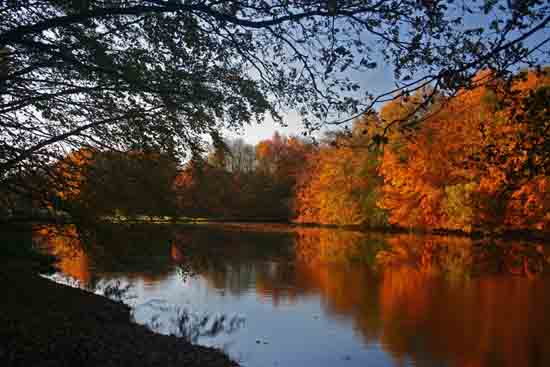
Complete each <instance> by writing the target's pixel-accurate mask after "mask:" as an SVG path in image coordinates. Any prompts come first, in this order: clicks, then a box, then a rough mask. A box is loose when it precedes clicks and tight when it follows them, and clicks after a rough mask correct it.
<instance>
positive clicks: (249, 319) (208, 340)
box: [133, 272, 391, 366]
mask: <svg viewBox="0 0 550 367" xmlns="http://www.w3.org/2000/svg"><path fill="white" fill-rule="evenodd" d="M133 285H134V289H133V290H134V293H135V295H136V296H137V299H136V300H135V302H136V304H137V305H138V306H137V308H136V312H135V315H134V317H135V319H136V321H137V322H139V323H148V322H149V321H150V320H151V318H152V316H153V315H155V314H158V308H156V307H150V304H147V302H148V301H150V300H157V301H158V302H159V303H160V304H162V305H163V306H166V307H168V308H170V306H169V305H177V306H179V307H183V308H186V309H188V310H191V311H192V313H194V314H195V315H198V316H199V317H200V316H201V315H227V317H228V318H229V319H231V318H232V317H235V316H238V317H242V318H243V319H244V322H243V325H242V326H241V327H240V328H239V329H237V330H236V331H234V332H233V333H230V334H228V333H225V332H221V333H219V334H218V335H216V336H202V337H199V338H198V342H199V343H200V344H203V345H208V346H215V347H218V348H223V349H224V350H226V351H227V352H228V353H229V354H230V355H231V356H232V357H233V358H235V359H236V360H238V361H239V362H240V363H241V364H243V365H244V366H277V365H279V366H305V365H311V366H321V365H326V366H333V365H336V364H341V363H344V362H345V365H346V366H348V365H349V366H365V365H366V364H365V363H367V362H368V365H369V366H388V365H391V359H390V358H389V357H388V356H387V355H386V354H385V353H384V352H383V351H381V350H380V349H379V346H378V345H376V344H374V345H372V346H370V347H369V348H365V346H364V344H363V343H362V342H361V339H357V337H356V335H355V334H356V333H355V332H354V330H353V324H352V321H351V320H346V318H344V317H337V318H331V317H328V316H327V315H326V314H325V312H324V310H323V302H322V301H321V299H320V298H319V296H315V295H308V296H303V297H302V296H301V297H299V298H298V299H295V300H294V301H290V300H289V299H288V298H283V299H281V300H280V302H279V303H277V304H274V303H273V302H272V299H271V297H270V295H269V294H258V293H256V292H255V287H254V285H253V284H251V285H250V287H249V288H248V289H246V290H243V292H241V293H239V294H238V295H235V294H231V293H230V292H227V291H225V290H223V289H214V288H212V287H211V286H210V285H209V283H208V281H207V280H206V279H204V278H203V277H201V276H197V277H193V278H187V279H186V280H185V281H184V280H183V279H182V278H181V276H180V275H178V273H177V272H174V273H172V274H170V275H169V276H168V277H166V278H165V279H163V280H160V281H158V282H152V283H151V282H149V281H148V282H143V281H142V280H137V281H135V282H134V283H133ZM155 303H156V305H159V303H157V302H155ZM140 305H141V306H140ZM177 308H178V307H175V308H172V309H171V310H169V311H168V312H167V313H172V314H171V315H170V316H168V315H164V318H162V317H161V318H162V320H161V321H168V323H166V324H167V325H169V320H170V319H171V318H172V319H173V318H174V314H175V309H177ZM169 328H170V326H168V329H169ZM160 331H161V332H162V331H164V332H166V331H167V329H166V328H161V329H160ZM304 351H307V352H304Z"/></svg>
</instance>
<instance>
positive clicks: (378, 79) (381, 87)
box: [225, 12, 550, 144]
mask: <svg viewBox="0 0 550 367" xmlns="http://www.w3.org/2000/svg"><path fill="white" fill-rule="evenodd" d="M462 13H463V14H461V15H462V16H464V18H465V24H464V27H465V28H472V27H478V26H483V27H485V29H488V24H489V22H490V21H491V20H492V19H494V18H493V17H491V16H484V15H480V14H475V15H468V14H466V13H464V12H462ZM493 16H494V15H493ZM515 36H517V34H516V35H515ZM548 39H550V29H549V28H548V27H546V28H544V29H542V30H541V31H539V32H537V33H536V34H535V35H533V36H532V37H530V38H529V39H528V41H527V44H530V45H534V44H538V43H539V42H541V41H543V40H548ZM373 48H374V49H376V47H373ZM545 50H546V52H547V50H548V48H545ZM375 60H376V61H377V65H378V66H377V67H376V68H375V69H373V70H370V71H368V72H363V73H359V72H352V73H351V77H352V78H353V79H355V80H358V81H360V83H361V87H362V91H366V90H368V91H369V92H371V93H372V94H374V95H377V94H379V93H384V92H387V91H388V90H391V89H393V88H394V87H395V84H394V78H393V71H392V67H391V65H388V64H386V63H385V62H384V61H383V60H382V59H381V57H380V58H375ZM543 60H547V64H550V55H549V54H545V55H544V56H543ZM375 107H376V108H379V107H380V105H377V106H375ZM283 116H284V119H285V124H286V125H287V126H281V125H279V124H277V123H276V122H274V121H273V120H272V119H271V118H267V119H266V120H265V121H264V122H263V123H262V124H252V125H246V126H245V127H244V128H243V129H242V131H241V132H240V134H236V133H233V132H226V133H225V136H226V137H227V138H230V139H235V138H242V139H244V140H245V141H246V142H247V143H249V144H257V143H258V142H260V141H262V140H264V139H269V138H270V137H272V136H273V134H274V133H275V132H276V131H278V132H279V133H281V134H283V135H287V136H288V135H297V136H301V135H302V134H303V133H304V132H305V131H306V129H305V128H304V127H303V125H302V123H301V121H300V117H299V115H298V113H297V112H289V113H286V114H283ZM330 129H332V130H334V129H338V127H337V126H332V127H331V128H330ZM326 130H329V129H328V128H326V129H324V130H321V131H319V132H317V133H314V135H313V136H314V137H317V138H319V137H321V136H322V135H323V132H324V131H326Z"/></svg>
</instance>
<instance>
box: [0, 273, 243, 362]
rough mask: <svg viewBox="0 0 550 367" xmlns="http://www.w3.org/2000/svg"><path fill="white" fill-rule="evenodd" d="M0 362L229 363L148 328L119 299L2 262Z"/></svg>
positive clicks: (204, 349) (208, 350)
mask: <svg viewBox="0 0 550 367" xmlns="http://www.w3.org/2000/svg"><path fill="white" fill-rule="evenodd" d="M1 265H2V268H1V269H0V287H1V288H0V289H2V293H3V295H2V296H1V298H2V301H1V302H0V365H1V366H13V367H15V366H34V367H42V366H71V367H72V366H77V367H87V366H164V367H171V366H189V367H192V366H204V367H233V366H238V364H237V363H236V362H234V361H232V360H231V359H230V358H229V357H228V356H227V355H226V354H225V353H223V352H222V351H221V350H218V349H214V348H208V347H203V346H199V345H193V344H190V343H189V342H186V341H185V340H183V339H181V338H177V337H174V336H166V335H160V334H156V333H153V332H152V331H150V330H148V329H147V328H146V327H145V326H141V325H138V324H135V323H133V322H132V320H131V316H130V308H129V307H128V306H126V305H125V304H123V303H118V302H115V301H112V300H110V299H108V298H105V297H102V296H99V295H96V294H93V293H90V292H87V291H84V290H81V289H77V288H71V287H69V286H65V285H62V284H58V283H55V282H53V281H50V280H47V279H44V278H42V277H40V276H38V275H35V274H33V273H30V272H29V271H27V270H21V269H23V267H24V264H21V266H22V267H21V268H19V267H18V266H17V265H18V264H15V263H10V264H1Z"/></svg>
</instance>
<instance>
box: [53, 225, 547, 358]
mask: <svg viewBox="0 0 550 367" xmlns="http://www.w3.org/2000/svg"><path fill="white" fill-rule="evenodd" d="M111 231H114V230H113V229H111ZM70 232H71V230H69V231H68V233H70ZM68 237H69V238H70V236H68ZM94 238H96V239H97V240H98V242H97V243H102V244H104V246H103V247H105V248H104V249H102V250H86V251H85V252H83V253H80V254H81V257H80V259H81V260H79V261H80V262H79V261H76V262H75V263H72V262H70V261H69V260H66V261H67V262H66V263H65V265H63V263H62V268H63V267H64V269H63V270H64V271H66V272H69V273H70V272H73V274H78V276H79V277H82V278H86V277H89V276H90V275H89V273H90V272H92V273H93V272H94V271H97V270H98V269H99V270H118V271H122V270H123V269H127V271H130V272H131V271H135V274H136V276H139V277H142V278H145V277H148V276H151V274H153V276H157V277H161V278H162V277H164V276H167V274H168V273H169V271H170V269H171V267H170V266H171V265H170V263H171V262H175V263H177V264H179V265H178V266H179V268H180V271H181V273H182V274H183V275H187V276H193V275H196V274H199V275H200V276H201V277H202V278H203V279H205V280H206V281H207V284H208V285H209V286H210V287H212V288H216V289H218V290H223V291H227V292H229V293H231V294H234V295H239V294H242V293H243V292H246V291H247V290H249V289H253V290H254V292H256V293H257V294H259V295H261V296H264V297H265V298H266V299H269V300H270V301H271V302H273V303H274V304H277V303H279V302H283V301H284V302H289V301H290V302H294V301H299V300H300V298H301V297H309V296H311V295H317V296H319V297H320V299H321V301H322V304H323V308H324V310H325V312H326V313H327V315H329V316H331V317H334V316H338V317H344V318H348V319H351V320H352V321H353V323H354V328H355V330H356V331H357V333H358V334H359V335H360V336H361V337H362V338H364V340H365V343H367V344H369V343H373V342H376V343H380V344H381V345H382V347H383V348H384V349H385V350H386V351H387V352H388V353H390V354H391V355H392V356H393V357H394V358H395V359H396V361H398V362H399V361H401V362H403V363H404V361H405V360H413V361H415V362H417V363H418V364H421V365H442V364H445V365H451V366H547V365H550V334H548V332H547V330H550V317H549V316H546V314H547V310H548V309H550V282H548V280H547V278H545V275H546V273H548V272H549V271H550V265H549V264H550V251H549V250H550V249H549V248H548V246H546V245H543V244H539V243H529V242H518V241H516V242H506V241H491V242H482V241H472V240H470V239H467V238H447V237H437V236H424V237H421V236H414V235H394V236H382V235H365V234H362V233H359V232H351V231H335V230H329V229H314V228H306V229H298V230H295V231H294V232H293V233H283V232H281V233H276V234H275V233H255V232H246V231H237V230H235V231H216V230H214V229H212V228H203V229H189V228H176V229H174V228H172V229H167V228H164V229H162V230H161V229H158V232H154V231H153V233H152V234H151V233H149V234H147V235H146V234H145V233H144V232H143V231H141V230H136V231H135V232H134V233H133V234H128V233H126V234H116V233H114V232H113V233H112V232H109V230H105V231H104V232H102V234H96V235H95V237H94ZM109 238H110V239H109ZM99 240H101V241H99ZM67 241H68V240H67V239H64V240H62V239H55V240H54V241H53V242H52V244H53V245H54V247H56V248H64V247H67V248H71V247H72V246H73V245H74V244H71V243H70V241H69V242H68V243H66V242H67ZM111 246H112V247H113V248H111ZM127 247H130V249H128V248H127ZM128 254H129V259H125V260H121V261H122V263H123V264H125V265H124V266H122V267H121V266H120V262H119V261H115V260H113V259H111V260H109V258H112V257H124V256H128ZM155 258H157V259H159V260H155ZM170 258H171V259H170ZM151 259H153V260H151ZM102 262H103V263H102ZM116 264H119V265H116ZM155 264H157V265H155ZM90 267H94V269H93V271H91V270H90ZM236 311H238V310H236ZM182 319H184V320H187V319H189V318H188V317H187V319H186V318H185V317H183V318H182ZM184 324H185V325H187V326H189V325H195V326H196V325H200V322H199V323H198V324H197V323H189V322H187V323H183V324H182V325H184ZM193 327H194V326H193ZM193 327H192V328H191V329H189V330H191V331H189V330H188V329H185V333H188V334H189V335H191V334H193V333H194V334H193V335H197V334H196V330H195V329H193ZM193 330H195V331H193ZM183 334H184V333H183V332H182V335H183Z"/></svg>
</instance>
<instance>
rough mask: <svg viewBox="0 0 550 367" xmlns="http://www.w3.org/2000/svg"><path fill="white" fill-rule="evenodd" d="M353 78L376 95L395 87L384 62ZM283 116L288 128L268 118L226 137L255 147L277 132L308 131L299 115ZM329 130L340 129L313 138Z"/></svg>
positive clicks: (388, 68) (291, 133) (288, 133)
mask: <svg viewBox="0 0 550 367" xmlns="http://www.w3.org/2000/svg"><path fill="white" fill-rule="evenodd" d="M352 76H353V77H354V78H355V80H359V81H360V82H361V86H362V89H363V90H369V91H370V92H374V93H375V94H377V93H382V92H385V91H387V90H389V89H391V88H393V87H394V85H393V73H392V70H391V67H390V66H389V65H387V64H385V63H383V62H379V63H378V66H377V67H376V68H375V69H373V70H371V71H369V72H366V73H358V72H354V73H353V74H352ZM283 116H284V120H285V124H286V125H287V126H281V125H280V124H277V123H276V122H275V121H273V119H271V118H269V117H268V118H266V120H265V121H264V122H263V123H262V124H252V125H245V127H244V128H243V129H242V132H241V133H240V134H237V133H234V132H229V131H228V132H226V133H225V136H226V137H227V138H230V139H235V138H242V139H243V140H244V141H245V142H247V143H248V144H253V145H255V144H257V143H259V142H260V141H262V140H265V139H269V138H271V137H272V136H273V134H274V133H275V132H276V131H278V132H279V133H280V134H282V135H287V136H290V135H296V136H302V134H303V133H304V132H305V131H306V129H305V128H304V127H303V125H302V123H301V121H300V116H299V115H298V113H297V112H294V111H291V112H289V113H286V114H284V115H283ZM329 129H332V130H335V129H338V127H337V126H332V127H330V128H328V127H327V128H325V129H323V130H320V131H318V132H316V133H314V134H313V136H314V137H316V138H320V137H322V135H323V133H324V132H325V131H327V130H329Z"/></svg>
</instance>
